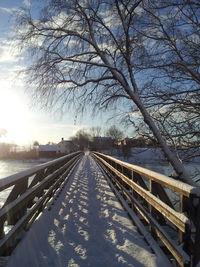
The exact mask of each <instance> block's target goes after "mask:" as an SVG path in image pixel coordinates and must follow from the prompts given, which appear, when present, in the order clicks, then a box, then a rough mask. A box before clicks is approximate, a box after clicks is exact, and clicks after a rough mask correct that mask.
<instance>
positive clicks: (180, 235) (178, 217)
mask: <svg viewBox="0 0 200 267" xmlns="http://www.w3.org/2000/svg"><path fill="white" fill-rule="evenodd" d="M91 155H92V156H93V157H94V158H95V159H96V160H97V161H98V162H99V164H100V165H101V166H102V168H103V169H104V170H105V172H106V173H107V174H108V176H109V177H110V179H111V181H112V182H113V184H114V185H115V187H116V188H118V190H119V192H120V194H121V195H122V196H123V197H124V198H125V199H126V201H128V203H129V205H131V207H132V208H133V209H134V211H136V212H138V213H139V214H140V216H141V218H143V220H145V221H146V223H147V224H148V225H149V227H150V229H151V232H152V234H153V235H154V236H156V237H157V238H158V239H160V240H161V241H162V244H163V245H164V246H165V247H166V248H167V249H168V251H170V253H171V255H173V257H174V258H175V259H176V261H177V262H178V263H179V265H180V266H196V263H197V262H199V260H200V255H199V241H200V240H199V233H200V218H199V217H200V188H199V187H195V186H191V185H188V184H186V183H183V182H181V181H177V180H175V179H173V178H170V177H168V176H166V175H163V174H159V173H157V172H154V171H151V170H148V169H145V168H142V167H139V166H136V165H132V164H129V163H126V162H123V161H121V160H118V159H115V158H113V157H111V156H108V155H105V154H102V153H99V152H91ZM135 175H136V176H135ZM146 178H147V180H146ZM146 181H148V183H146ZM165 187H166V188H168V189H171V190H172V191H174V192H178V194H179V197H180V200H179V203H180V206H179V210H178V211H177V210H176V209H177V208H175V206H174V205H173V203H172V202H171V200H170V197H169V196H168V194H167V192H168V191H165V189H164V188H165ZM138 198H139V201H138ZM162 224H165V225H167V226H168V227H170V228H171V229H173V230H174V231H175V232H176V236H177V241H178V244H176V243H175V242H174V241H173V240H172V239H171V237H170V236H169V235H168V233H167V232H166V230H165V229H164V228H162ZM180 244H181V247H180V246H179V245H180ZM188 264H191V265H188Z"/></svg>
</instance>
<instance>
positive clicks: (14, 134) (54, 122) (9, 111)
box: [0, 0, 115, 145]
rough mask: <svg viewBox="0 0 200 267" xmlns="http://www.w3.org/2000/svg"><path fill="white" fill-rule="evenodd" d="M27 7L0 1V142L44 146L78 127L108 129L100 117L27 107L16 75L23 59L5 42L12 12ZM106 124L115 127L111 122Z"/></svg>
mask: <svg viewBox="0 0 200 267" xmlns="http://www.w3.org/2000/svg"><path fill="white" fill-rule="evenodd" d="M33 2H34V0H33ZM34 3H36V2H34ZM30 4H31V2H30V1H29V0H0V128H5V129H6V130H7V135H6V136H5V137H1V138H0V142H14V143H16V144H20V145H26V144H32V143H33V141H34V140H37V141H39V142H40V143H41V144H45V143H47V142H49V141H52V142H58V141H59V140H60V139H61V138H62V137H64V138H65V139H67V138H69V137H70V136H72V135H74V134H75V132H76V131H77V130H79V129H81V128H90V127H92V126H103V125H104V124H105V123H106V125H107V127H108V126H109V123H107V122H106V119H105V117H107V116H105V115H104V114H103V115H101V116H98V118H95V119H92V118H91V117H90V116H88V115H85V116H82V117H80V118H77V119H75V114H73V112H72V111H71V112H67V113H66V114H64V115H63V116H62V118H60V116H59V115H58V114H54V113H52V114H51V113H49V112H45V111H44V110H40V109H39V107H32V106H31V98H30V96H29V95H28V94H27V93H25V84H24V81H23V79H21V78H19V77H18V75H17V71H18V70H19V69H20V68H21V67H22V62H23V57H22V56H21V55H18V54H17V53H16V51H15V48H14V47H12V43H11V41H10V40H9V38H11V37H12V33H13V31H12V20H11V14H12V12H13V11H14V10H15V9H16V8H19V7H25V6H29V5H30ZM110 124H115V121H113V122H112V123H111V122H110Z"/></svg>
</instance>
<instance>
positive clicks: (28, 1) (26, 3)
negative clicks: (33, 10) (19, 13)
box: [23, 0, 31, 7]
mask: <svg viewBox="0 0 200 267" xmlns="http://www.w3.org/2000/svg"><path fill="white" fill-rule="evenodd" d="M23 3H24V5H25V6H26V7H30V6H31V1H30V0H24V1H23Z"/></svg>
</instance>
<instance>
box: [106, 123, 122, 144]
mask: <svg viewBox="0 0 200 267" xmlns="http://www.w3.org/2000/svg"><path fill="white" fill-rule="evenodd" d="M106 136H107V137H111V138H112V139H113V141H114V142H115V141H117V140H119V139H122V138H123V136H124V134H123V132H122V131H121V130H120V129H118V128H117V127H116V126H115V125H112V126H111V127H110V128H109V129H108V130H107V131H106Z"/></svg>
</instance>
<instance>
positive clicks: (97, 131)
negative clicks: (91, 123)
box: [90, 126, 102, 137]
mask: <svg viewBox="0 0 200 267" xmlns="http://www.w3.org/2000/svg"><path fill="white" fill-rule="evenodd" d="M101 133H102V128H101V127H100V126H96V127H91V128H90V134H91V136H92V137H98V136H101Z"/></svg>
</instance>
